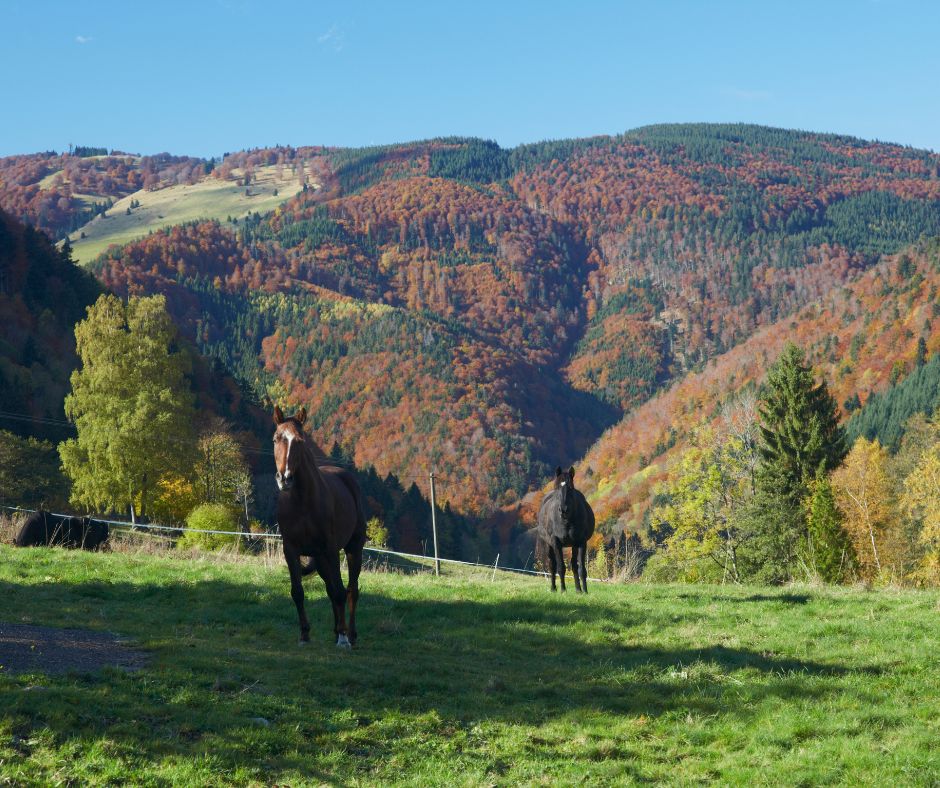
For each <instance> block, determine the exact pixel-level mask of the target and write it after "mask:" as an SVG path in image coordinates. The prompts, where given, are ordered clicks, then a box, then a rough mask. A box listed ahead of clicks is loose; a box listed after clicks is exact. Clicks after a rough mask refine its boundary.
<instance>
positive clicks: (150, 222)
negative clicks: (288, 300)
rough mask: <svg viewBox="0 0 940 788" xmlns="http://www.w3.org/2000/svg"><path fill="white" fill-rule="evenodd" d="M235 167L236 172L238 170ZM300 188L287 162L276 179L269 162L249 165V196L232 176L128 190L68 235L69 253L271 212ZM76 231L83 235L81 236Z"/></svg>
mask: <svg viewBox="0 0 940 788" xmlns="http://www.w3.org/2000/svg"><path fill="white" fill-rule="evenodd" d="M235 172H236V176H237V173H238V171H237V170H236V171H235ZM301 188H302V187H301V186H300V185H299V183H298V178H297V176H296V175H295V174H293V173H292V172H291V169H290V167H285V168H284V171H283V174H282V177H281V178H278V177H277V167H275V166H271V167H260V168H258V169H257V170H255V173H254V178H253V180H252V183H251V186H250V196H248V195H246V194H245V187H244V186H239V185H238V184H237V183H236V182H235V181H234V180H220V179H217V178H205V179H203V180H201V181H199V183H196V184H193V185H188V184H184V185H178V186H168V187H167V188H164V189H158V190H157V191H146V190H141V191H138V192H134V194H131V195H128V196H127V197H124V198H122V199H120V200H118V201H117V202H115V203H114V205H113V206H111V208H109V209H108V210H107V212H106V214H105V215H102V216H96V217H95V218H94V219H92V220H91V221H90V222H88V224H86V225H84V226H83V227H81V228H79V229H78V230H76V231H75V232H73V233H71V234H70V235H69V241H70V243H71V244H72V257H73V258H74V259H75V260H76V261H77V262H79V263H88V262H90V261H92V260H94V259H95V258H96V257H97V256H98V255H99V254H101V253H102V252H104V251H106V250H107V248H108V247H109V246H110V245H111V244H119V245H121V244H126V243H129V242H130V241H133V240H134V239H136V238H142V237H143V236H145V235H147V233H149V232H151V231H155V230H160V229H162V228H164V227H168V226H172V225H175V224H183V223H185V222H191V221H195V220H197V219H218V220H219V221H223V220H225V219H227V218H228V217H229V216H231V217H234V218H238V219H241V218H243V217H244V216H245V215H246V214H248V213H254V212H255V211H257V212H258V213H262V214H263V213H266V212H268V211H273V210H274V209H275V208H276V207H277V206H278V205H280V204H281V203H283V202H284V201H286V200H288V199H290V198H291V197H293V196H294V195H295V194H297V192H299V191H300V190H301ZM275 191H277V194H274V192H275ZM135 200H136V201H139V202H140V205H139V206H138V207H136V208H133V209H132V210H131V213H130V214H128V213H127V209H128V208H129V207H130V205H131V202H132V201H135ZM82 233H85V238H82V237H81V234H82Z"/></svg>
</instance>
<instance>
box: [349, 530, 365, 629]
mask: <svg viewBox="0 0 940 788" xmlns="http://www.w3.org/2000/svg"><path fill="white" fill-rule="evenodd" d="M362 547H363V545H361V544H359V545H354V546H352V547H347V548H346V565H347V566H348V567H349V584H348V585H347V586H346V603H347V605H348V606H349V642H350V643H351V644H353V645H355V644H356V640H357V638H358V637H359V633H358V632H357V631H356V605H358V604H359V572H360V571H361V570H362Z"/></svg>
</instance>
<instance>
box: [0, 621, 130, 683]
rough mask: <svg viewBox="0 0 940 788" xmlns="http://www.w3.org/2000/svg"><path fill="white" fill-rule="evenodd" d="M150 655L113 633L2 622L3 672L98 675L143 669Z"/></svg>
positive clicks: (0, 667)
mask: <svg viewBox="0 0 940 788" xmlns="http://www.w3.org/2000/svg"><path fill="white" fill-rule="evenodd" d="M146 663H147V655H146V654H144V653H143V652H142V651H137V650H135V649H133V648H130V647H129V646H127V645H125V644H123V643H122V642H121V641H120V640H119V639H118V638H117V637H116V636H115V635H112V634H111V633H110V632H96V631H93V630H89V629H57V628H55V627H36V626H30V625H28V624H7V623H4V622H2V621H0V673H73V672H74V673H94V672H96V671H98V670H101V669H102V668H106V667H115V668H121V669H123V670H139V669H140V668H142V667H144V665H146Z"/></svg>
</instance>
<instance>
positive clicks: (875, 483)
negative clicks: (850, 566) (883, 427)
mask: <svg viewBox="0 0 940 788" xmlns="http://www.w3.org/2000/svg"><path fill="white" fill-rule="evenodd" d="M889 462H890V456H889V454H888V450H887V449H885V448H884V447H883V446H882V445H881V443H880V442H879V441H878V439H877V438H876V439H875V440H872V441H869V440H867V439H866V438H864V437H860V438H858V440H856V441H855V444H854V445H853V446H852V449H851V450H850V451H849V453H848V455H846V458H845V460H844V462H843V464H842V465H841V466H840V467H839V468H837V469H836V470H835V471H834V472H833V474H832V490H833V493H834V494H835V498H836V503H837V504H838V506H839V509H840V511H841V512H842V513H843V515H844V516H845V521H844V523H843V527H844V528H845V530H846V532H847V533H848V535H849V538H850V539H851V540H852V545H853V547H854V548H855V554H856V557H857V559H858V569H859V573H860V574H861V576H862V577H863V578H864V579H866V580H875V579H878V578H882V579H888V578H892V577H894V578H898V577H900V576H901V575H902V574H903V560H904V549H903V545H904V540H903V533H902V528H901V524H900V517H899V516H898V510H897V505H896V501H895V497H894V493H893V489H892V485H891V478H890V476H889V474H888V464H889Z"/></svg>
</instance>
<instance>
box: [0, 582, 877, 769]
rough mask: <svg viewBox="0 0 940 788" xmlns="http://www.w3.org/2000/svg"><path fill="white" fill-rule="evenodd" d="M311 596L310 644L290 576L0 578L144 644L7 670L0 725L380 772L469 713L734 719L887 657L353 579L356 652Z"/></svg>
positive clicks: (600, 602) (159, 748)
mask: <svg viewBox="0 0 940 788" xmlns="http://www.w3.org/2000/svg"><path fill="white" fill-rule="evenodd" d="M366 580H367V581H368V578H366ZM366 589H368V582H366ZM307 590H308V602H307V609H308V615H309V616H310V618H311V621H312V623H313V632H312V637H313V639H314V642H313V643H312V644H311V646H309V647H307V648H299V647H298V646H297V624H296V615H295V612H294V609H293V605H292V603H291V601H290V599H289V597H288V593H287V578H286V576H285V577H284V578H283V582H282V583H278V584H277V586H276V587H271V588H257V587H255V586H253V585H250V584H239V583H233V582H228V581H221V580H216V579H212V580H205V581H202V582H197V583H188V584H183V583H181V584H178V585H177V584H167V585H153V584H141V585H136V584H132V583H109V582H102V581H93V582H88V583H79V584H73V585H64V584H63V585H58V584H51V583H50V584H45V585H41V586H37V585H30V586H20V585H18V584H16V583H10V582H0V598H2V599H4V600H5V607H4V614H3V615H4V618H5V619H6V620H8V621H22V620H23V619H24V618H25V619H28V620H29V622H30V623H34V624H46V625H54V626H61V627H82V626H87V627H88V628H91V629H97V630H102V629H106V630H109V631H112V632H116V633H119V634H120V635H121V636H122V637H123V638H130V639H131V640H132V641H133V642H134V643H135V645H136V646H137V647H138V648H141V649H143V650H145V651H146V652H148V655H149V661H148V664H147V665H146V666H145V667H144V668H143V669H142V670H140V671H138V672H136V673H134V674H125V673H121V672H120V671H116V670H107V669H106V670H103V671H102V672H100V673H83V674H72V675H69V676H65V677H52V676H36V675H32V676H21V677H9V676H6V677H4V676H3V674H2V673H0V709H3V710H4V711H3V712H0V720H2V719H4V718H6V719H8V720H10V721H11V724H12V726H13V728H14V732H16V731H19V730H21V731H22V732H23V734H26V733H29V732H30V731H32V730H35V729H37V728H43V727H45V728H49V729H50V730H51V731H52V732H53V733H54V735H55V737H56V739H57V741H60V742H61V741H66V740H78V741H81V742H83V743H90V742H91V741H95V740H97V739H100V738H107V739H110V740H112V741H114V742H117V743H118V745H119V746H121V747H123V748H125V749H126V750H127V751H128V752H134V753H138V754H139V755H142V756H143V757H144V758H145V759H149V760H154V761H159V760H162V759H168V758H169V759H172V758H177V759H178V758H180V757H183V758H186V757H189V758H197V757H209V758H211V759H212V763H213V764H215V765H217V767H218V768H223V769H227V770H235V769H249V770H253V771H251V773H252V774H253V776H254V778H259V777H261V778H262V779H269V778H271V777H272V775H273V776H274V777H277V776H281V777H283V776H284V775H288V777H289V775H290V774H291V773H300V774H304V775H305V776H306V777H309V778H314V777H315V778H316V779H319V780H327V781H330V780H335V779H338V777H339V776H340V772H338V771H334V770H333V768H334V767H329V766H324V765H323V762H322V761H318V763H320V766H318V767H315V766H313V765H312V763H311V761H312V759H315V758H317V757H319V756H322V755H323V753H328V752H330V751H336V750H337V748H338V749H339V750H341V751H343V752H344V753H345V755H346V758H347V760H348V759H351V760H352V761H358V762H361V763H362V764H363V765H364V766H369V765H373V766H374V765H375V764H378V763H382V762H384V761H385V760H387V759H388V758H389V757H390V756H391V755H392V754H393V753H394V752H395V751H396V748H398V747H400V746H401V740H402V739H403V738H406V737H407V736H408V735H410V733H411V732H412V729H413V728H414V727H415V726H418V727H419V728H420V727H422V726H423V729H426V730H425V731H424V732H425V733H426V734H427V735H428V736H431V737H442V738H444V739H447V738H453V737H454V736H457V735H463V733H462V732H465V731H466V730H467V729H469V727H470V726H472V725H474V724H475V723H477V722H480V721H488V722H497V723H504V724H507V725H521V726H533V725H539V724H542V723H546V722H548V721H550V720H553V719H556V718H557V717H558V716H559V715H566V716H567V717H569V718H571V719H574V720H579V719H582V718H584V717H585V716H594V717H596V716H598V715H599V716H601V717H604V718H610V719H611V720H613V719H614V718H615V716H619V715H627V716H632V717H640V716H643V717H647V718H648V717H656V716H659V715H664V714H669V713H674V712H681V713H687V714H690V713H691V714H703V715H719V716H724V717H733V718H735V719H740V720H742V721H744V720H747V719H750V718H752V717H753V716H754V715H756V714H758V713H759V712H758V709H759V708H760V707H761V704H762V703H763V702H764V701H765V700H768V699H774V700H779V699H786V700H794V701H797V702H798V701H801V700H806V699H822V698H824V697H825V696H827V695H828V694H831V693H835V692H845V691H846V690H847V687H846V679H847V678H848V679H850V678H851V677H852V676H853V675H856V674H857V675H865V674H876V673H878V672H879V670H880V668H879V667H877V666H874V667H871V666H859V667H856V666H848V665H842V664H839V663H838V662H814V661H806V660H799V659H794V658H792V657H785V656H784V657H778V656H775V655H772V654H770V653H768V652H760V651H752V650H748V649H740V648H729V647H726V646H723V645H716V644H714V643H712V642H705V643H701V644H696V643H685V644H683V645H682V646H681V647H661V646H659V645H657V644H655V643H651V644H650V645H648V646H637V645H635V643H636V640H637V632H638V630H639V628H640V627H641V626H642V627H645V628H646V629H645V631H649V627H650V625H654V630H653V631H668V629H669V628H670V627H673V628H674V627H675V626H676V620H677V616H676V615H675V614H674V613H673V612H672V611H669V613H668V615H667V614H666V613H665V612H659V613H657V612H651V611H649V610H641V609H639V608H637V607H634V606H631V605H625V604H624V603H623V600H617V601H616V602H615V601H612V600H610V599H606V600H605V599H603V598H600V597H586V598H585V597H577V596H575V595H573V594H569V595H567V596H566V597H559V596H551V597H549V596H548V595H547V592H546V596H545V597H541V596H538V595H537V594H532V595H529V596H525V595H513V596H512V597H511V598H505V599H502V600H497V601H480V600H478V599H470V598H462V597H460V596H459V595H458V593H459V592H457V591H455V590H454V589H453V588H450V589H446V588H442V591H441V598H436V599H414V598H408V597H407V596H405V592H403V594H402V596H392V595H388V594H383V593H375V592H368V591H365V592H364V593H363V595H362V598H361V601H360V616H359V631H360V638H361V639H360V645H359V647H357V648H356V649H355V650H354V651H353V652H352V653H346V652H341V651H338V650H337V649H336V648H335V647H334V646H333V645H332V636H331V632H330V630H331V624H332V618H331V614H330V612H329V608H328V605H327V602H326V599H325V597H324V596H323V593H322V585H319V584H318V583H313V584H310V583H308V586H307ZM472 595H473V592H472V590H471V591H468V596H472ZM779 599H780V598H779V597H778V596H771V597H769V599H768V600H767V601H778V600H779ZM752 601H760V600H757V599H755V600H752ZM657 617H659V618H661V621H659V620H656V619H657ZM678 618H679V619H680V620H681V618H682V616H680V617H678ZM696 618H697V620H700V619H701V617H700V616H696ZM715 634H716V637H718V636H720V635H721V634H723V633H721V632H716V633H715ZM674 639H675V638H673V640H674ZM33 685H41V686H42V687H45V688H46V689H44V690H43V691H42V692H41V693H36V692H30V691H28V690H27V688H28V687H31V686H33ZM429 715H430V716H429ZM17 735H19V734H17ZM335 768H336V769H338V768H339V767H335ZM345 768H348V767H345Z"/></svg>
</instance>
